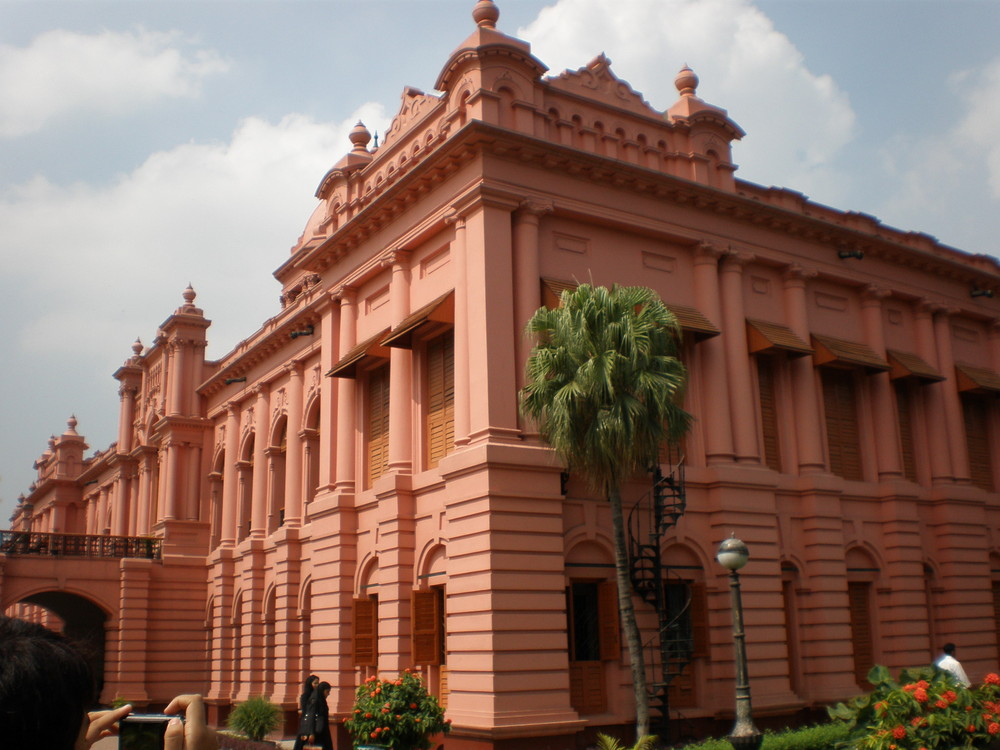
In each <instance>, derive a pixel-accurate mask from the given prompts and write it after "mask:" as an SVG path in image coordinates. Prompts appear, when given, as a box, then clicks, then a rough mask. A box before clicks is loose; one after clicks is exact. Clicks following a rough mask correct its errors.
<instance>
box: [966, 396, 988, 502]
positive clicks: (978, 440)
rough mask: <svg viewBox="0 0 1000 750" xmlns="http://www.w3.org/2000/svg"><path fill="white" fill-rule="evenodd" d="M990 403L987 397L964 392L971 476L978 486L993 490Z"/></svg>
mask: <svg viewBox="0 0 1000 750" xmlns="http://www.w3.org/2000/svg"><path fill="white" fill-rule="evenodd" d="M989 409H990V407H989V404H988V403H987V402H986V400H985V399H983V398H982V397H978V396H973V395H969V394H962V411H963V413H964V416H965V441H966V443H967V444H968V448H969V477H970V478H971V479H972V483H973V484H974V485H975V486H976V487H982V488H983V489H984V490H989V491H990V492H992V491H993V464H992V462H991V461H990V435H989V421H988V419H989V413H990V412H989Z"/></svg>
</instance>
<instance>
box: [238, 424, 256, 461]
mask: <svg viewBox="0 0 1000 750" xmlns="http://www.w3.org/2000/svg"><path fill="white" fill-rule="evenodd" d="M256 442H257V436H256V434H255V433H254V431H253V430H252V429H251V430H248V431H247V434H246V435H244V436H243V441H242V442H241V443H240V453H239V456H240V458H239V460H240V461H253V452H254V447H255V444H256Z"/></svg>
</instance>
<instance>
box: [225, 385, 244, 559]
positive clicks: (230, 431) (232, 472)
mask: <svg viewBox="0 0 1000 750" xmlns="http://www.w3.org/2000/svg"><path fill="white" fill-rule="evenodd" d="M239 441H240V407H239V404H237V403H236V402H231V403H229V404H226V436H225V452H226V453H225V464H224V465H223V467H222V533H221V535H220V536H221V544H222V545H223V546H226V547H232V546H233V545H234V544H235V543H236V535H237V529H236V524H237V523H238V521H237V518H238V517H239V508H238V504H239V484H240V480H239V468H238V465H237V462H238V460H239V450H240V442H239Z"/></svg>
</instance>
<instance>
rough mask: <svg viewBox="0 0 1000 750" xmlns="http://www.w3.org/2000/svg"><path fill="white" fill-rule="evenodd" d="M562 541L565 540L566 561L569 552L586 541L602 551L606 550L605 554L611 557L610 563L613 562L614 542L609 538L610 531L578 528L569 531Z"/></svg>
mask: <svg viewBox="0 0 1000 750" xmlns="http://www.w3.org/2000/svg"><path fill="white" fill-rule="evenodd" d="M564 539H565V543H564V545H563V549H564V550H565V552H564V557H565V558H566V559H567V560H568V559H569V555H570V552H571V551H572V550H573V549H574V548H575V547H577V546H578V545H580V544H582V543H583V542H588V541H589V542H594V543H596V544H598V545H600V546H601V547H602V548H603V549H604V550H606V552H607V554H608V555H610V556H611V560H612V561H614V559H615V557H614V549H615V542H614V539H612V538H611V531H610V529H603V528H598V529H592V528H587V527H584V526H578V527H576V528H575V529H573V530H571V531H570V532H569V533H567V534H566V536H565V537H564Z"/></svg>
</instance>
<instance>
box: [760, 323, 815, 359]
mask: <svg viewBox="0 0 1000 750" xmlns="http://www.w3.org/2000/svg"><path fill="white" fill-rule="evenodd" d="M747 348H748V349H749V350H750V353H751V354H771V353H773V352H785V353H786V354H788V356H789V357H804V356H805V355H807V354H812V353H813V348H812V347H811V346H809V344H807V343H806V342H805V341H803V340H802V339H800V338H799V337H798V336H797V335H796V334H795V332H794V331H793V330H792V329H791V328H788V327H787V326H783V325H780V324H778V323H768V322H767V321H764V320H751V319H749V318H747Z"/></svg>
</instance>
